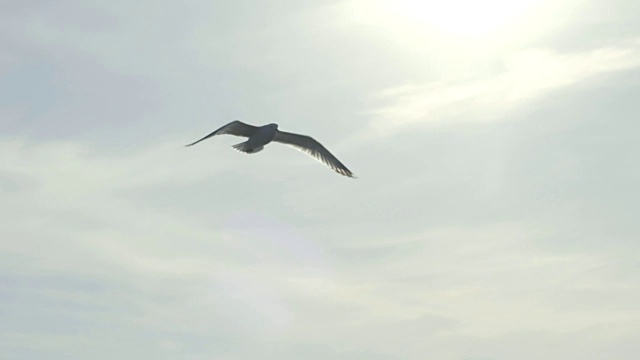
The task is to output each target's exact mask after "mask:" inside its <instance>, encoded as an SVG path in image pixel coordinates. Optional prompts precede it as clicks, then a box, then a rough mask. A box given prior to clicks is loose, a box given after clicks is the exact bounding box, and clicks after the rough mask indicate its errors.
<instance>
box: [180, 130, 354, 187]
mask: <svg viewBox="0 0 640 360" xmlns="http://www.w3.org/2000/svg"><path fill="white" fill-rule="evenodd" d="M215 135H234V136H244V137H246V138H249V139H248V140H247V141H245V142H241V143H239V144H236V145H233V148H234V149H235V150H237V151H240V152H243V153H247V154H255V153H257V152H259V151H261V150H262V149H263V148H264V146H265V145H267V144H268V143H270V142H272V141H275V142H279V143H282V144H286V145H289V146H291V147H293V148H295V149H297V150H300V151H302V152H304V153H307V154H308V155H310V156H312V157H314V158H315V159H316V160H318V161H320V162H322V163H323V164H325V165H326V166H328V167H329V168H331V169H332V170H333V171H335V172H337V173H338V174H340V175H344V176H348V177H350V178H355V176H354V175H353V173H352V172H351V170H349V169H347V167H346V166H344V165H343V164H342V163H341V162H340V160H338V159H337V158H336V157H335V156H333V154H331V153H330V152H329V150H327V149H326V148H325V147H324V146H322V144H320V143H319V142H318V141H316V140H315V139H314V138H312V137H311V136H306V135H299V134H294V133H289V132H284V131H280V130H278V124H267V125H263V126H253V125H249V124H245V123H243V122H242V121H239V120H235V121H232V122H230V123H228V124H227V125H224V126H223V127H221V128H219V129H218V130H216V131H214V132H212V133H211V134H209V135H207V136H205V137H203V138H202V139H200V140H198V141H196V142H193V143H191V144H189V145H185V146H193V145H195V144H197V143H199V142H200V141H203V140H206V139H208V138H210V137H212V136H215Z"/></svg>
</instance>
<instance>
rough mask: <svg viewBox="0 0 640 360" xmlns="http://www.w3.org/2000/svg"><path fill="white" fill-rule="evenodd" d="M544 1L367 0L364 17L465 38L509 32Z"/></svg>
mask: <svg viewBox="0 0 640 360" xmlns="http://www.w3.org/2000/svg"><path fill="white" fill-rule="evenodd" d="M542 1H544V0H444V1H443V0H437V1H435V0H364V1H362V2H360V6H358V7H359V8H360V10H362V11H363V12H364V13H365V14H364V15H365V16H374V17H375V18H379V19H384V20H385V21H393V22H394V23H396V24H406V23H407V22H409V23H412V25H419V26H422V27H425V28H430V29H432V30H435V31H439V32H443V33H448V34H451V35H456V36H463V37H482V36H487V35H489V34H492V33H495V32H498V31H501V30H505V29H508V27H509V25H510V24H514V23H517V22H518V21H519V19H520V18H522V17H524V16H526V14H527V12H528V11H529V10H531V9H532V8H534V7H535V6H536V5H537V4H538V3H541V2H542Z"/></svg>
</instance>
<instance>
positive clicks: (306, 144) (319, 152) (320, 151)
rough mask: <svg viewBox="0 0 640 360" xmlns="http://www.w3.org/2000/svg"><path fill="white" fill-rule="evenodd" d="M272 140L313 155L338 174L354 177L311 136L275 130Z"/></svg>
mask: <svg viewBox="0 0 640 360" xmlns="http://www.w3.org/2000/svg"><path fill="white" fill-rule="evenodd" d="M273 141H277V142H279V143H283V144H287V145H289V146H292V147H294V148H296V149H298V150H300V151H302V152H305V153H307V154H308V155H311V156H313V157H314V158H315V159H316V160H318V161H320V162H322V163H323V164H325V165H326V166H328V167H329V168H331V169H333V170H334V171H335V172H337V173H338V174H340V175H344V176H348V177H351V178H355V176H354V175H353V173H352V172H351V171H350V170H349V169H347V167H346V166H344V164H342V163H341V162H340V160H338V159H337V158H336V157H335V156H333V154H331V153H330V152H329V150H327V149H326V148H325V147H324V146H322V144H320V143H319V142H318V141H316V140H315V139H314V138H312V137H311V136H306V135H298V134H292V133H288V132H284V131H277V132H276V136H275V137H274V138H273Z"/></svg>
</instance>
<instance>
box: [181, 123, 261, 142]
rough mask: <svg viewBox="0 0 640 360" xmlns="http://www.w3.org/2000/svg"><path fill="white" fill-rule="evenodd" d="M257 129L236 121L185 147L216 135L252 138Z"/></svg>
mask: <svg viewBox="0 0 640 360" xmlns="http://www.w3.org/2000/svg"><path fill="white" fill-rule="evenodd" d="M256 129H258V128H257V127H255V126H253V125H249V124H245V123H243V122H242V121H239V120H235V121H232V122H230V123H228V124H227V125H225V126H223V127H221V128H220V129H218V130H216V131H214V132H212V133H211V134H209V135H207V136H205V137H203V138H202V139H200V140H198V141H196V142H194V143H191V144H189V145H185V146H192V145H195V144H197V143H199V142H200V141H202V140H206V139H208V138H210V137H212V136H215V135H225V134H226V135H234V136H244V137H250V136H251V135H253V134H254V132H255V131H256Z"/></svg>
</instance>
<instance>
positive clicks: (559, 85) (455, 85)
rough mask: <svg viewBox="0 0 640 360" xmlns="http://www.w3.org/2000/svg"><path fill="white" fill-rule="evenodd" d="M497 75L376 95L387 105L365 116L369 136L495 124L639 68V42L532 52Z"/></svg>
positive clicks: (508, 63) (510, 59) (512, 60)
mask: <svg viewBox="0 0 640 360" xmlns="http://www.w3.org/2000/svg"><path fill="white" fill-rule="evenodd" d="M503 65H504V69H503V71H501V72H500V73H499V74H497V75H495V76H493V77H490V78H487V79H484V80H479V81H464V80H462V81H449V80H444V81H437V82H433V83H428V84H422V85H413V84H411V85H405V86H401V87H397V88H391V89H387V90H384V91H382V92H381V93H379V94H378V99H379V100H382V101H385V102H390V103H391V104H390V105H388V106H385V107H383V108H380V109H376V110H373V111H370V112H367V113H368V114H369V115H370V116H372V118H373V121H372V123H371V127H372V132H374V133H375V134H378V135H382V134H389V133H392V132H394V131H397V130H400V129H404V128H406V127H410V126H423V125H434V124H439V123H443V122H452V121H462V122H481V121H495V120H499V119H501V118H502V115H504V114H505V113H508V112H509V111H510V110H513V109H516V108H518V107H519V106H522V105H524V104H526V103H529V102H531V101H534V100H536V99H539V98H541V97H543V96H547V95H552V94H553V93H554V91H559V90H561V89H563V88H567V87H570V86H575V85H577V84H580V83H583V82H585V81H588V80H590V79H593V78H594V77H596V76H597V75H602V74H607V73H613V72H616V71H623V70H627V69H632V68H636V67H638V66H640V40H635V41H630V42H627V43H623V44H620V45H619V46H615V47H603V48H599V49H595V50H591V51H585V52H578V53H564V54H563V53H558V52H555V51H552V50H549V49H544V48H533V49H529V50H526V51H521V52H518V53H516V54H513V55H510V56H508V57H506V58H505V59H504V61H503Z"/></svg>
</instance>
